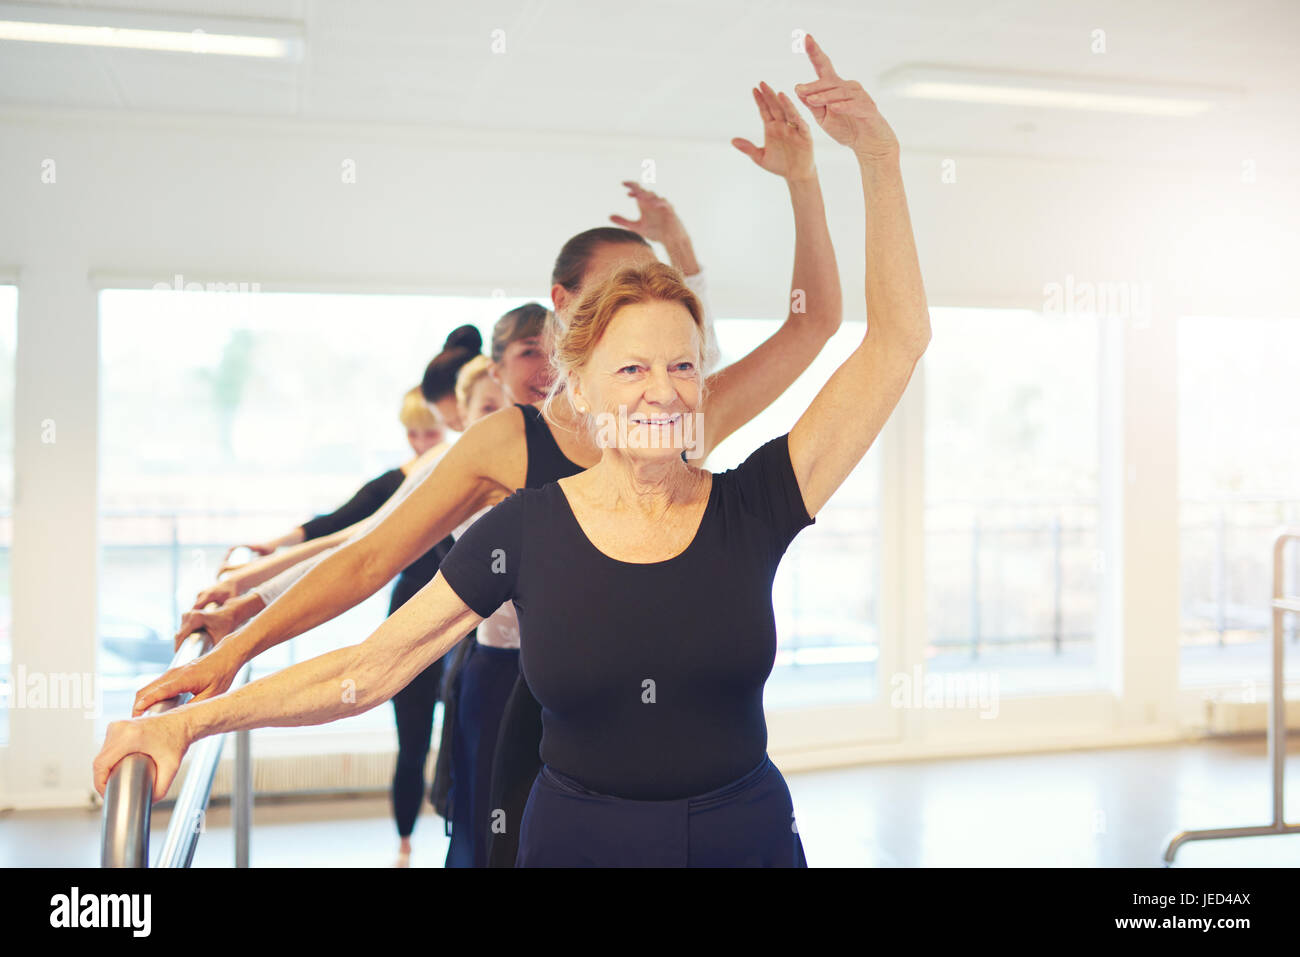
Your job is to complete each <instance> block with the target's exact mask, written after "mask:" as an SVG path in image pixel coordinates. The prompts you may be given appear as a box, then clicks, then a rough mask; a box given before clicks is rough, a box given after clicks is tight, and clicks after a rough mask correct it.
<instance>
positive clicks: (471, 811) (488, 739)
mask: <svg viewBox="0 0 1300 957" xmlns="http://www.w3.org/2000/svg"><path fill="white" fill-rule="evenodd" d="M518 677H519V649H518V648H494V647H492V646H491V645H481V644H475V645H474V647H473V648H472V649H470V652H469V655H468V657H467V658H466V659H465V663H464V666H463V669H462V671H461V675H460V696H459V698H458V700H457V706H456V724H455V727H454V728H453V729H452V749H451V843H450V844H449V846H448V848H447V862H446V866H447V867H487V852H488V843H489V837H490V833H489V828H490V827H491V824H492V809H491V807H490V806H489V805H490V804H491V800H490V792H491V787H492V754H493V752H494V751H495V749H496V743H497V730H498V729H499V728H500V726H501V715H502V714H503V713H504V712H505V708H506V699H507V698H509V697H510V691H511V689H513V688H514V686H515V680H516V679H517V678H518Z"/></svg>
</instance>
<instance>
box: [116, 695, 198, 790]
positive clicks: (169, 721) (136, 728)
mask: <svg viewBox="0 0 1300 957" xmlns="http://www.w3.org/2000/svg"><path fill="white" fill-rule="evenodd" d="M189 746H190V741H189V737H188V735H187V733H186V730H185V721H184V719H183V718H181V717H180V716H179V715H173V714H155V715H149V716H148V717H145V718H132V719H131V720H129V721H114V722H112V723H111V724H110V725H109V726H108V734H107V735H105V736H104V746H103V747H102V748H100V750H99V754H98V755H96V756H95V764H94V771H95V790H96V791H98V792H99V795H100V797H103V795H104V791H105V789H106V788H107V787H108V778H109V775H111V774H112V773H113V768H115V767H116V766H117V764H118V762H120V761H121V760H122V759H123V758H125V757H126V756H127V755H130V754H142V755H144V756H145V757H147V758H148V759H149V760H150V761H152V762H153V765H154V779H153V800H154V801H155V802H157V801H161V800H162V799H163V798H164V797H166V796H167V790H168V789H169V788H170V787H171V786H172V781H173V780H174V779H175V778H176V772H177V770H179V769H180V766H181V758H183V757H184V756H185V750H186V749H187V748H188V747H189Z"/></svg>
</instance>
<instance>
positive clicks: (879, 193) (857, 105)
mask: <svg viewBox="0 0 1300 957" xmlns="http://www.w3.org/2000/svg"><path fill="white" fill-rule="evenodd" d="M805 49H806V50H807V51H808V57H809V59H811V60H812V63H813V67H814V68H815V69H816V71H817V79H816V80H815V81H813V82H811V83H801V84H799V85H798V86H796V87H795V89H796V91H797V92H798V94H799V97H800V99H802V100H803V102H804V103H805V104H806V105H807V106H808V108H809V109H810V110H812V111H813V116H814V117H815V118H816V119H817V122H818V123H820V124H821V126H822V129H824V130H825V131H826V132H827V133H828V134H830V136H831V137H832V138H833V139H834V140H835V141H836V142H838V143H841V144H843V145H845V146H848V147H849V148H850V149H852V150H853V152H854V154H855V155H856V157H857V160H858V166H859V169H860V171H861V174H862V192H863V200H864V205H865V207H866V213H865V216H866V304H867V331H866V333H865V334H864V335H863V338H862V342H861V344H860V345H859V346H858V347H857V348H856V349H855V350H854V351H853V353H852V355H850V356H849V357H848V358H847V359H845V360H844V362H843V364H842V365H841V366H840V367H839V368H838V369H836V370H835V372H834V374H833V375H832V376H831V377H830V379H829V380H827V382H826V385H824V386H822V389H821V391H820V392H818V393H817V397H816V398H815V399H813V401H812V404H811V405H810V406H808V409H807V411H806V412H804V414H803V415H801V416H800V417H799V421H798V422H796V423H795V424H794V428H792V429H791V430H790V438H789V449H790V461H791V464H792V465H793V466H794V474H795V478H796V479H797V481H798V482H799V490H800V491H801V492H802V493H803V500H804V507H805V508H807V510H808V514H809V515H810V516H816V514H817V512H818V511H820V509H821V507H822V506H823V505H825V504H826V500H827V499H829V498H830V496H831V494H832V493H833V492H834V491H835V490H836V489H837V488H839V486H840V484H841V483H842V482H843V481H844V479H845V478H847V477H848V475H849V473H850V472H851V471H852V470H853V468H854V466H856V465H857V464H858V462H860V461H861V460H862V457H863V456H864V455H865V454H866V452H867V449H868V448H870V447H871V444H872V442H874V441H875V438H876V436H877V435H878V434H879V433H880V430H881V429H882V428H883V427H884V424H885V421H886V420H887V419H888V418H889V415H890V413H891V412H893V410H894V407H895V406H896V405H897V404H898V400H899V399H900V398H901V397H902V394H903V391H904V390H905V389H906V388H907V383H908V381H909V380H910V379H911V376H912V372H913V370H914V369H915V368H916V363H917V362H918V361H919V360H920V358H921V355H922V353H924V352H925V349H926V346H927V345H928V343H929V341H930V335H931V333H930V315H929V310H928V308H927V306H926V301H925V287H924V286H923V285H922V283H921V266H920V262H919V260H918V258H917V254H916V242H915V240H914V239H913V237H912V222H911V218H910V216H909V215H908V211H907V197H906V196H905V195H904V193H903V176H902V172H901V170H900V164H899V147H898V140H897V138H896V137H895V136H894V132H893V130H891V129H890V128H889V124H888V123H886V122H885V120H884V117H882V116H881V115H880V111H879V110H877V109H876V104H875V103H874V102H873V101H872V99H871V97H870V96H868V95H867V93H866V91H865V90H863V89H862V85H861V84H860V83H856V82H853V81H851V80H844V79H841V78H840V77H839V76H837V75H836V74H835V70H834V69H833V68H832V66H831V62H830V60H829V59H827V57H826V54H825V53H823V52H822V51H821V49H820V48H819V47H818V46H817V45H816V43H814V42H813V39H812V37H808V38H807V40H806V41H805Z"/></svg>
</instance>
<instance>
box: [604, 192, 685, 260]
mask: <svg viewBox="0 0 1300 957" xmlns="http://www.w3.org/2000/svg"><path fill="white" fill-rule="evenodd" d="M623 185H624V186H626V187H627V194H628V195H629V196H631V197H632V198H633V199H634V200H636V207H637V211H638V212H639V213H640V214H641V215H640V217H639V218H637V219H626V218H624V217H622V216H610V217H609V219H610V222H612V223H614V224H615V225H617V226H622V227H623V228H624V229H630V230H632V232H634V233H637V234H639V235H641V236H644V237H645V238H646V239H650V240H653V241H654V242H657V243H663V244H664V245H669V244H671V243H672V242H674V241H675V240H678V239H680V238H681V237H682V236H684V235H685V234H686V227H685V226H683V225H682V221H681V220H680V219H678V218H677V213H676V212H675V211H674V210H673V207H672V204H671V203H669V202H668V200H666V199H664V198H663V197H662V196H660V195H659V194H658V193H652V192H650V190H648V189H645V188H643V187H642V186H640V185H638V184H637V183H634V182H632V181H631V180H624V181H623Z"/></svg>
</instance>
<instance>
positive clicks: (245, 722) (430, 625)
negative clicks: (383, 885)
mask: <svg viewBox="0 0 1300 957" xmlns="http://www.w3.org/2000/svg"><path fill="white" fill-rule="evenodd" d="M482 620H483V619H482V618H480V617H479V616H478V615H476V614H475V613H474V612H473V611H472V610H471V609H470V608H469V607H468V606H467V605H466V604H465V603H464V602H463V601H461V600H460V598H459V597H457V595H456V593H455V592H453V591H452V590H451V588H450V586H448V585H447V582H446V581H445V580H444V579H443V577H442V576H441V575H438V576H436V577H435V578H434V579H433V581H431V582H430V583H429V584H428V585H426V586H425V587H424V588H422V589H421V590H420V592H419V593H418V594H417V595H416V596H415V597H414V598H412V599H411V600H410V601H409V602H407V603H406V604H405V605H403V606H402V607H401V608H400V609H398V610H397V611H396V612H395V613H394V614H393V615H392V616H391V617H389V618H388V619H386V620H385V621H384V623H383V624H382V625H380V626H379V628H378V629H377V630H376V631H375V632H374V633H373V634H372V635H371V636H370V637H369V638H367V639H366V640H365V641H364V642H362V643H361V644H359V645H351V646H349V647H347V648H340V649H339V650H338V651H331V652H329V653H327V654H324V655H320V656H319V657H316V658H312V659H310V660H309V661H304V662H302V663H301V664H297V665H294V666H292V667H290V668H286V669H284V670H283V671H278V672H276V673H275V674H273V675H268V676H267V677H265V678H260V679H258V680H257V681H254V682H251V683H250V684H247V685H245V686H244V687H242V688H240V689H238V690H236V691H233V692H230V693H229V694H221V695H217V696H216V697H213V698H210V699H209V700H203V701H199V700H197V699H196V700H194V701H190V702H189V703H188V704H184V705H182V706H180V707H179V708H174V709H172V710H171V711H168V712H165V713H163V714H160V715H150V716H147V717H143V718H133V719H131V720H130V721H114V722H113V723H112V724H110V725H109V726H108V734H107V736H106V737H105V739H104V746H103V748H102V749H101V750H100V752H99V755H98V756H97V757H96V758H95V763H94V773H95V790H97V791H98V792H99V793H100V794H101V795H102V794H103V793H104V789H105V787H106V786H107V785H108V777H109V775H110V774H111V773H112V770H113V768H114V767H115V766H116V765H117V763H118V762H119V761H121V760H122V758H123V757H125V756H126V755H128V754H145V755H148V757H149V758H150V759H151V760H152V761H153V763H154V767H155V769H156V772H157V773H156V774H155V776H154V792H153V799H154V800H155V801H158V800H161V799H162V798H163V796H164V795H166V793H167V789H168V788H169V787H171V783H172V779H173V778H175V776H176V771H177V769H178V768H179V767H180V763H181V759H182V758H183V757H184V756H185V751H186V749H187V748H189V746H190V745H191V744H192V743H194V742H195V741H197V740H198V739H199V738H204V737H207V736H208V735H212V734H222V733H224V732H226V731H244V730H247V729H249V728H269V727H296V726H299V725H307V724H325V723H327V722H330V721H336V720H338V719H339V718H346V717H350V716H352V715H355V714H361V713H362V712H363V711H369V710H370V709H371V708H373V707H375V706H376V705H378V704H381V703H383V702H385V701H387V700H388V699H389V698H391V697H392V696H393V695H395V694H397V692H399V691H401V690H402V689H403V688H404V687H406V686H407V684H409V683H410V682H411V680H412V679H413V678H415V676H416V675H418V674H419V673H420V672H421V671H423V670H424V669H425V668H427V667H428V666H429V665H431V664H432V663H433V662H434V661H436V660H438V659H439V658H441V657H442V656H443V655H445V654H446V653H447V652H448V651H450V650H451V648H452V647H453V646H454V645H455V644H456V643H457V642H458V641H460V640H461V639H462V638H463V637H465V635H467V634H468V633H469V632H470V631H471V630H472V629H473V628H474V627H475V626H476V625H477V624H478V623H479V622H480V621H482Z"/></svg>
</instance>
